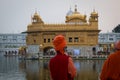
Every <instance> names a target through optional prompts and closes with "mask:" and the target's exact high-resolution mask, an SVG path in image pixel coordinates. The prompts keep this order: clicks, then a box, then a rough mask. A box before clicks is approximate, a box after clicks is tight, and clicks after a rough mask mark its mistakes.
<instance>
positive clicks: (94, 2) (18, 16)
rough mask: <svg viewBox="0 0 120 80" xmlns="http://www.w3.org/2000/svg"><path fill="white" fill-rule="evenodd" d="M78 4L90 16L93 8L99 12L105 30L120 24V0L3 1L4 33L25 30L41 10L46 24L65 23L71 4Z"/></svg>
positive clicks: (0, 18)
mask: <svg viewBox="0 0 120 80" xmlns="http://www.w3.org/2000/svg"><path fill="white" fill-rule="evenodd" d="M75 5H77V8H78V11H79V12H80V13H81V14H86V15H87V17H89V16H90V13H91V12H92V11H93V9H95V10H96V12H98V15H99V29H100V30H102V31H101V32H105V33H106V32H108V31H109V32H111V31H112V29H113V28H114V27H116V26H117V25H118V24H120V0H0V33H21V32H23V31H26V30H27V25H28V24H30V23H31V15H33V14H34V13H35V11H37V12H38V13H39V15H40V16H41V18H42V20H43V21H44V23H55V24H56V23H64V22H65V16H66V13H67V12H68V11H69V9H70V7H71V9H72V10H73V11H74V8H75Z"/></svg>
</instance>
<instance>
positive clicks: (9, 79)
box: [0, 56, 104, 80]
mask: <svg viewBox="0 0 120 80" xmlns="http://www.w3.org/2000/svg"><path fill="white" fill-rule="evenodd" d="M48 62H49V60H33V61H32V60H23V61H22V60H18V57H3V56H2V57H0V64H1V65H0V80H50V76H49V68H48ZM103 62H104V60H74V64H75V66H76V68H77V76H76V79H75V80H98V76H99V73H100V71H101V67H102V64H103Z"/></svg>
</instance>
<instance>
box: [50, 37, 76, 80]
mask: <svg viewBox="0 0 120 80" xmlns="http://www.w3.org/2000/svg"><path fill="white" fill-rule="evenodd" d="M53 45H54V48H55V50H56V52H57V54H56V55H55V56H54V57H53V58H51V59H50V62H49V69H50V76H51V80H74V77H75V76H76V68H75V66H74V63H73V60H72V58H71V57H70V56H68V55H67V53H66V52H65V51H66V46H67V45H66V40H65V37H64V36H63V35H57V36H56V37H55V38H54V40H53Z"/></svg>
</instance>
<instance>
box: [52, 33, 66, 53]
mask: <svg viewBox="0 0 120 80" xmlns="http://www.w3.org/2000/svg"><path fill="white" fill-rule="evenodd" d="M53 45H54V48H55V50H56V51H60V52H61V53H62V54H64V48H65V47H66V40H65V37H64V36H63V35H57V36H55V38H54V40H53Z"/></svg>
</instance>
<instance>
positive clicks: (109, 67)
mask: <svg viewBox="0 0 120 80" xmlns="http://www.w3.org/2000/svg"><path fill="white" fill-rule="evenodd" d="M114 46H115V52H114V53H112V54H110V55H109V57H108V58H107V60H105V62H104V64H103V68H102V71H101V74H100V80H120V40H119V41H117V42H115V45H114Z"/></svg>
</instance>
